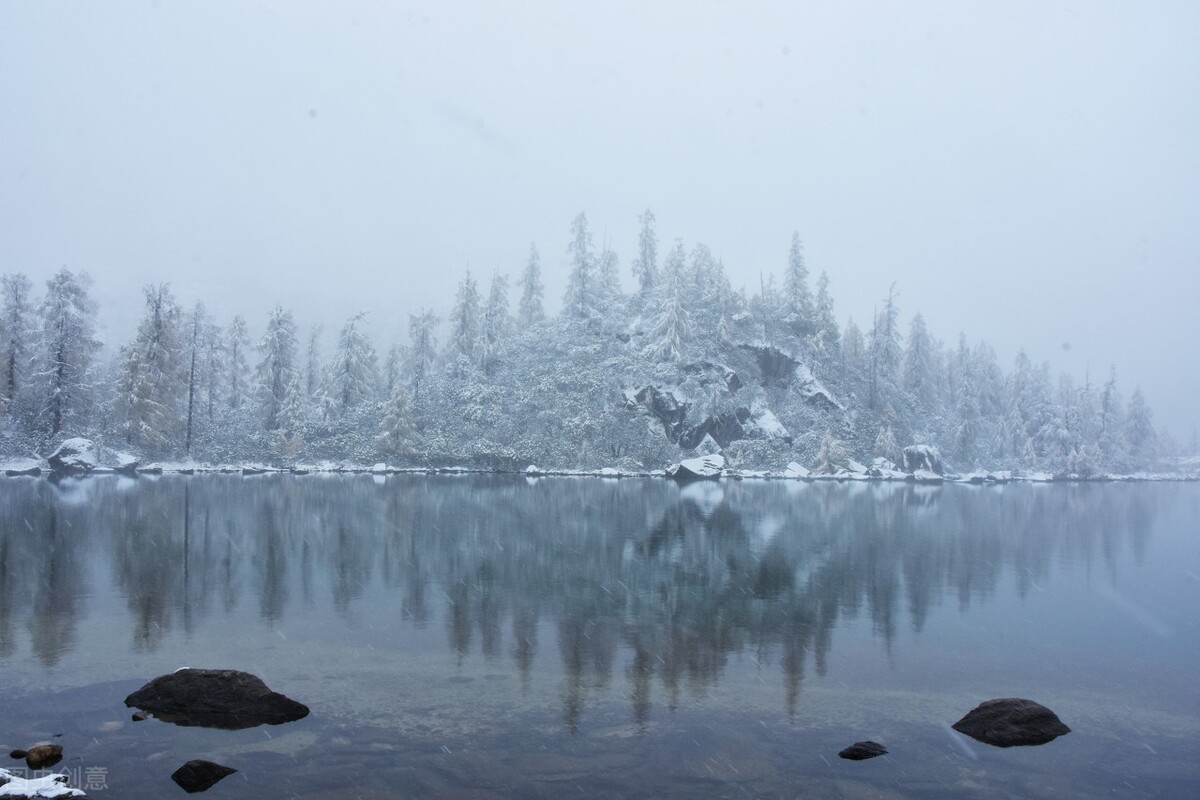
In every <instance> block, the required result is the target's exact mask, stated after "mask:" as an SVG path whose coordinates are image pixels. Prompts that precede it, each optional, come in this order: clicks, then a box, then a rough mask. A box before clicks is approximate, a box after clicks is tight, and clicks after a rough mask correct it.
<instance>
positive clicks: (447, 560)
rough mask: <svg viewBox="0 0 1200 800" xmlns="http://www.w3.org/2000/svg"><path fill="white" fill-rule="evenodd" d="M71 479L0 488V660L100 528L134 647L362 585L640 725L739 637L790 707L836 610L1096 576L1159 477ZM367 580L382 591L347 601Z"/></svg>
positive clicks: (59, 630)
mask: <svg viewBox="0 0 1200 800" xmlns="http://www.w3.org/2000/svg"><path fill="white" fill-rule="evenodd" d="M75 485H76V486H77V487H86V490H81V489H78V488H77V489H76V490H74V491H75V492H76V494H77V495H78V493H79V492H81V491H86V494H85V496H84V497H83V500H82V501H81V500H80V497H78V496H72V495H71V494H70V493H69V492H67V491H64V489H60V488H55V487H53V486H51V485H50V484H48V483H46V482H38V481H11V482H4V483H3V484H2V486H0V492H3V494H2V496H0V522H2V523H3V525H2V527H0V657H3V656H4V655H6V654H9V653H11V652H13V650H14V648H15V639H14V637H15V636H16V631H17V629H18V627H19V623H20V621H22V620H23V621H24V625H25V627H26V628H28V630H29V631H30V635H31V637H32V641H33V642H34V647H35V652H36V653H37V654H38V656H39V657H40V658H42V659H43V660H44V661H46V662H47V663H53V661H54V660H55V659H56V658H58V657H59V656H60V654H61V653H62V652H63V651H64V650H65V649H67V648H69V646H70V641H71V636H72V632H73V630H74V625H75V624H76V620H77V617H78V616H79V613H80V608H79V603H78V601H77V600H76V599H75V598H77V597H78V596H79V585H80V584H81V582H82V581H83V574H84V572H85V570H84V568H83V565H84V562H83V559H84V558H85V555H84V554H85V552H86V544H87V541H88V540H89V538H90V539H96V540H98V541H100V542H107V544H108V547H109V549H110V552H111V554H112V565H113V575H114V579H115V582H116V584H117V586H118V588H119V589H120V591H121V593H122V594H123V596H124V597H126V598H127V603H128V607H129V612H130V616H131V618H132V621H133V630H134V645H135V647H136V648H139V649H150V650H152V649H154V648H155V647H157V646H158V645H159V643H160V642H161V640H162V638H163V636H165V635H166V633H167V632H168V631H170V630H171V629H172V628H174V627H181V628H182V629H184V630H185V631H190V630H191V629H192V627H193V626H194V625H196V624H198V623H197V621H198V620H202V619H204V618H205V617H206V616H208V615H210V614H211V613H212V607H213V606H215V607H216V608H217V609H218V612H217V613H221V614H224V615H227V616H231V615H234V614H236V613H237V609H238V607H239V604H240V603H241V600H242V597H243V596H244V595H245V594H247V593H248V594H249V596H251V597H256V598H257V609H256V611H257V614H258V615H259V617H260V618H261V619H263V620H265V621H267V622H269V623H277V622H280V621H282V620H284V619H286V618H287V616H288V615H289V614H294V613H296V611H297V608H296V607H297V604H300V605H301V606H310V605H311V606H316V607H320V606H323V605H326V604H329V605H330V606H331V607H332V608H333V609H334V610H335V611H336V612H337V613H338V615H339V616H341V617H342V618H343V619H345V620H346V622H347V624H353V623H354V621H355V615H356V613H358V610H359V609H358V607H359V606H361V605H363V604H364V603H368V602H369V603H374V604H376V605H373V606H372V607H371V608H370V609H369V613H370V614H380V613H383V614H388V613H391V614H394V615H395V618H396V619H399V620H401V621H403V622H404V623H405V624H414V625H417V626H425V625H426V624H428V623H429V621H431V620H434V621H437V622H439V623H440V624H442V625H443V626H444V628H445V631H446V635H447V637H448V640H449V643H450V647H451V648H452V650H453V651H454V652H455V653H457V654H458V656H459V658H460V659H466V658H468V657H470V655H471V653H472V652H474V651H478V652H480V653H481V654H482V655H483V657H485V658H487V659H489V660H499V659H502V658H511V659H512V661H513V663H514V665H515V668H516V669H517V671H518V673H519V674H520V676H521V679H522V683H523V685H524V686H525V687H528V686H529V682H530V675H531V673H532V671H533V670H534V668H535V662H536V658H537V653H538V635H539V630H540V625H541V623H542V622H544V621H545V622H550V623H552V628H551V629H552V630H554V631H555V632H556V640H557V641H556V644H557V654H558V656H559V658H560V660H561V664H562V666H563V684H562V688H561V692H562V704H563V719H564V723H565V725H566V726H567V728H568V729H571V730H573V729H575V728H576V727H578V726H579V725H580V724H581V721H582V719H583V716H584V714H585V711H586V708H587V705H588V700H589V697H590V696H591V695H592V694H593V693H594V692H595V691H596V690H597V689H602V688H603V687H606V686H608V685H610V684H611V683H612V681H613V679H614V673H616V675H617V678H618V680H622V681H624V683H625V686H624V689H625V691H626V692H627V693H628V695H629V697H630V702H631V705H632V712H633V717H634V720H635V721H636V722H637V723H638V724H639V725H644V724H646V722H647V721H648V720H649V719H650V715H651V711H652V709H653V706H654V704H655V699H654V698H655V694H656V692H661V693H662V699H661V700H659V701H658V702H660V703H663V704H664V705H666V706H667V707H674V706H676V705H677V704H679V703H680V702H681V699H682V697H683V696H684V695H685V694H691V695H694V696H697V695H702V694H703V693H704V692H706V691H708V689H709V687H711V686H712V685H713V684H714V682H715V681H717V680H719V678H720V676H721V674H722V672H723V671H724V670H725V668H726V665H727V663H728V660H729V659H730V657H731V656H733V655H736V654H739V653H746V654H749V655H752V656H754V657H755V658H756V659H757V660H758V661H760V662H762V663H777V664H778V666H779V670H780V672H781V673H782V680H783V699H784V703H785V705H786V707H787V709H788V711H789V713H793V714H794V713H796V712H797V707H798V705H799V703H800V697H801V688H802V684H803V681H804V677H805V674H806V673H807V671H808V670H810V669H811V670H814V671H815V672H817V674H823V673H824V672H825V669H826V664H827V659H828V656H829V652H830V649H831V647H832V646H833V631H834V629H835V628H836V627H837V626H838V625H840V624H844V621H845V620H848V619H854V618H861V619H863V620H864V621H866V622H867V623H869V625H870V626H871V629H872V630H873V631H874V632H875V634H876V635H877V636H878V637H879V638H880V640H881V642H882V643H883V645H884V646H885V647H890V646H891V643H892V641H893V639H894V637H895V636H896V635H897V631H898V630H900V629H901V628H902V626H904V625H906V624H907V625H909V626H911V627H912V628H914V629H916V630H920V629H921V628H922V626H923V625H924V624H925V621H926V619H927V618H928V616H929V614H930V613H931V611H932V610H933V609H934V608H936V607H937V606H938V605H939V604H941V603H942V602H943V600H944V599H947V598H948V599H950V601H951V602H956V603H957V604H959V605H960V606H962V607H967V606H969V605H971V604H972V603H976V602H979V601H980V600H982V599H985V598H987V597H989V596H991V595H992V594H994V593H995V592H996V591H997V589H998V587H1000V586H1001V585H1002V584H1003V583H1004V582H1007V581H1011V582H1012V584H1011V585H1013V586H1015V588H1016V589H1017V591H1018V592H1019V593H1021V594H1022V595H1023V594H1024V593H1025V592H1026V591H1028V590H1029V588H1031V587H1032V586H1034V585H1036V584H1038V583H1040V582H1043V581H1045V580H1047V579H1049V578H1050V574H1051V572H1052V571H1053V569H1054V568H1055V565H1056V564H1059V563H1070V564H1082V565H1084V566H1085V567H1086V568H1088V569H1091V568H1093V567H1101V568H1103V569H1104V570H1105V572H1104V573H1102V574H1105V575H1106V576H1107V577H1108V578H1109V579H1110V580H1112V579H1115V570H1116V569H1117V567H1118V564H1119V563H1120V562H1119V561H1118V559H1117V555H1118V554H1119V553H1120V552H1121V550H1122V548H1130V549H1131V552H1132V554H1133V555H1134V557H1135V559H1138V560H1140V559H1141V558H1143V557H1144V553H1145V550H1146V547H1147V543H1148V537H1149V535H1150V531H1151V529H1152V527H1153V524H1154V515H1155V512H1156V503H1157V501H1158V500H1159V498H1160V497H1161V496H1162V495H1161V493H1166V492H1171V491H1176V490H1177V489H1176V487H1172V486H1095V485H1070V486H1053V487H1033V486H1006V487H986V488H984V487H959V486H953V487H942V488H936V487H932V488H931V487H919V486H911V485H898V484H883V485H880V484H872V485H865V484H854V485H837V484H827V483H816V484H795V483H787V484H785V483H774V482H773V483H750V482H746V483H728V484H724V485H717V484H703V485H698V486H690V487H684V488H682V489H680V488H679V487H677V486H675V485H673V484H670V483H666V482H662V481H640V480H621V481H572V480H542V481H538V482H536V483H533V484H530V483H527V482H526V481H524V480H523V479H512V478H486V477H455V478H446V479H430V478H423V477H413V478H407V477H396V478H392V479H389V480H388V481H386V482H384V483H382V484H381V483H377V482H375V481H373V480H371V479H370V478H369V477H368V476H362V477H359V478H339V479H327V478H319V477H312V478H287V477H263V478H253V479H244V478H240V477H204V478H194V479H188V478H183V477H164V478H162V479H160V480H157V481H138V482H131V481H127V480H117V479H107V478H104V479H93V480H89V481H85V482H81V483H78V484H75ZM375 583H378V585H380V586H382V587H383V589H384V594H383V600H375V599H370V600H368V599H364V598H365V594H366V590H367V589H368V587H370V586H371V585H372V584H375ZM214 599H216V600H217V601H218V602H215V603H214V602H213V601H214ZM379 604H383V606H384V607H382V608H381V607H380V605H379ZM389 604H390V609H389ZM506 635H507V636H508V641H507V642H506V641H505V637H506ZM618 664H619V665H620V666H619V667H618Z"/></svg>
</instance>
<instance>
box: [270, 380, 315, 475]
mask: <svg viewBox="0 0 1200 800" xmlns="http://www.w3.org/2000/svg"><path fill="white" fill-rule="evenodd" d="M308 407H309V397H308V391H307V389H306V388H305V387H304V385H303V384H302V383H301V380H300V371H299V370H293V372H292V376H291V378H290V379H289V380H288V383H287V388H286V389H285V390H284V393H283V402H282V403H280V406H279V414H278V416H277V417H276V427H275V428H274V429H271V430H272V433H273V436H274V437H275V451H276V455H278V456H280V457H282V458H285V459H287V460H288V461H294V460H295V459H296V458H297V456H299V455H300V451H301V450H302V449H303V448H304V430H305V425H306V423H307V422H308Z"/></svg>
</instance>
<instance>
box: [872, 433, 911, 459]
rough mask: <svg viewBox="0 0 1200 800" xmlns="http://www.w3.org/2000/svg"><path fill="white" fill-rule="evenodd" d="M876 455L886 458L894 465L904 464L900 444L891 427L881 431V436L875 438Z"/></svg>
mask: <svg viewBox="0 0 1200 800" xmlns="http://www.w3.org/2000/svg"><path fill="white" fill-rule="evenodd" d="M875 455H876V456H878V457H879V458H886V459H887V460H888V461H890V462H892V463H893V464H902V463H903V462H904V458H903V455H902V454H901V451H900V444H899V443H898V442H897V441H896V434H894V433H892V426H891V425H886V426H884V427H882V428H880V429H879V435H878V436H876V437H875Z"/></svg>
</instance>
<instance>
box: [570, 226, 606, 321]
mask: <svg viewBox="0 0 1200 800" xmlns="http://www.w3.org/2000/svg"><path fill="white" fill-rule="evenodd" d="M567 255H568V256H570V259H571V273H570V275H569V276H568V278H567V293H566V296H565V297H564V298H563V311H564V312H566V314H567V316H568V317H572V318H574V319H578V320H590V319H592V318H593V317H594V316H595V315H596V314H597V313H598V310H597V305H598V301H597V296H598V294H599V286H598V285H597V284H598V281H597V278H596V256H595V254H594V253H593V252H592V234H591V232H590V231H589V230H588V221H587V215H586V214H584V213H583V212H582V211H581V212H579V215H578V216H577V217H575V220H574V221H573V222H572V223H571V243H570V244H569V245H567Z"/></svg>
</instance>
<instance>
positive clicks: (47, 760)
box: [25, 744, 63, 770]
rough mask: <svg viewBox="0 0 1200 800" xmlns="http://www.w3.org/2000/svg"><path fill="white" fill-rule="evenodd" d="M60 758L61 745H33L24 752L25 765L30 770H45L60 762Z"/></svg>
mask: <svg viewBox="0 0 1200 800" xmlns="http://www.w3.org/2000/svg"><path fill="white" fill-rule="evenodd" d="M62 757H63V749H62V745H57V744H35V745H34V746H33V747H31V748H29V749H28V750H26V751H25V764H26V765H27V766H28V767H29V768H30V769H32V770H39V769H46V768H47V767H53V766H54V765H55V764H57V763H58V762H60V761H62Z"/></svg>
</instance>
